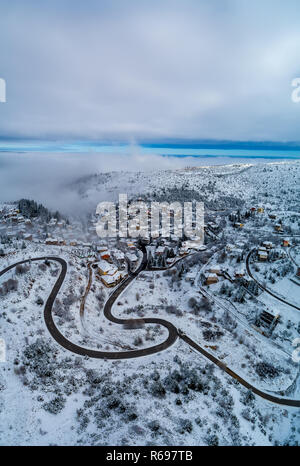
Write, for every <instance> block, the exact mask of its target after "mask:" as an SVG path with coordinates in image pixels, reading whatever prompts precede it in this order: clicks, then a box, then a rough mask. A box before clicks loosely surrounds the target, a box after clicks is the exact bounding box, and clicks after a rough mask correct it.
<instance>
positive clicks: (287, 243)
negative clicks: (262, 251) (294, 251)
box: [282, 238, 290, 248]
mask: <svg viewBox="0 0 300 466" xmlns="http://www.w3.org/2000/svg"><path fill="white" fill-rule="evenodd" d="M289 245H290V241H289V240H288V239H287V238H285V239H283V240H282V246H283V247H284V248H287V247H289Z"/></svg>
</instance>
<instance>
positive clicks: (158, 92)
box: [0, 0, 300, 143]
mask: <svg viewBox="0 0 300 466" xmlns="http://www.w3.org/2000/svg"><path fill="white" fill-rule="evenodd" d="M299 26H300V3H299V0H287V1H283V0H281V1H278V0H251V1H250V0H209V1H208V0H206V1H204V0H195V1H193V0H184V1H183V0H182V1H177V0H159V1H158V0H153V1H150V0H147V1H144V0H108V1H106V0H98V1H96V0H85V1H78V0H69V1H66V0H51V1H50V0H48V1H43V2H41V1H38V0H36V1H33V0H26V2H25V1H24V0H19V1H18V0H11V1H9V2H7V1H5V0H0V77H1V78H4V79H5V80H6V84H7V102H6V103H5V104H3V103H1V104H0V137H2V138H5V137H12V138H16V137H19V138H23V137H28V138H31V137H34V138H74V139H98V140H104V139H108V140H109V139H112V140H124V141H127V142H131V143H135V142H140V141H141V140H162V139H169V138H170V139H172V138H176V139H180V138H182V139H199V140H200V139H229V140H245V141H248V140H249V141H251V140H252V141H253V140H256V141H261V140H270V141H299V140H300V137H299V122H300V103H299V104H295V103H293V102H292V100H291V92H292V87H291V81H292V79H293V78H295V77H297V76H300V53H299V51H300V27H299Z"/></svg>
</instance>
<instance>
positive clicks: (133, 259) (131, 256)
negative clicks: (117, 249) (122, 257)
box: [126, 253, 139, 267]
mask: <svg viewBox="0 0 300 466" xmlns="http://www.w3.org/2000/svg"><path fill="white" fill-rule="evenodd" d="M126 257H127V259H128V261H129V264H130V266H131V267H135V266H136V265H137V263H138V260H139V258H138V256H137V255H136V254H134V253H128V254H126Z"/></svg>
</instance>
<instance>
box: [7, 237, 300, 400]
mask: <svg viewBox="0 0 300 466" xmlns="http://www.w3.org/2000/svg"><path fill="white" fill-rule="evenodd" d="M141 249H142V252H143V259H142V262H141V264H140V266H139V268H138V269H137V270H136V271H135V272H133V273H131V275H130V276H129V277H128V278H126V279H125V280H124V281H123V282H121V284H120V285H119V286H118V287H117V288H116V289H115V290H114V291H113V292H112V294H111V295H110V297H109V298H108V300H107V301H106V303H105V306H104V315H105V317H106V318H107V319H108V320H110V321H111V322H113V323H115V324H121V325H124V324H126V323H130V322H131V321H132V319H119V318H117V317H115V316H113V315H112V313H111V308H112V306H113V304H114V302H115V301H116V299H117V298H118V297H119V296H120V294H121V293H122V292H123V291H124V290H125V289H126V287H127V286H128V285H129V284H130V283H131V282H132V281H133V280H134V279H135V278H136V277H137V276H138V275H139V273H140V272H141V271H142V270H145V268H146V266H147V252H146V248H145V246H142V248H141ZM45 260H51V261H55V262H57V263H59V264H60V265H61V272H60V274H59V277H58V278H57V280H56V282H55V284H54V286H53V289H52V291H51V293H50V295H49V297H48V299H47V301H46V304H45V308H44V319H45V323H46V326H47V328H48V331H49V333H50V334H51V336H52V337H53V338H54V339H55V340H56V342H57V343H58V344H59V345H60V346H62V347H63V348H65V349H67V350H69V351H71V352H73V353H75V354H79V355H81V356H88V357H91V358H98V359H128V358H137V357H141V356H147V355H150V354H154V353H158V352H160V351H163V350H165V349H167V348H169V347H170V346H171V345H172V344H173V343H174V342H175V341H176V340H177V338H178V337H180V338H181V339H182V340H183V341H184V342H185V343H187V344H188V345H189V346H190V347H191V348H192V349H194V350H196V351H197V352H199V353H200V354H202V355H203V356H205V357H206V358H207V359H209V360H210V361H211V362H213V363H214V364H215V365H217V366H218V367H219V368H221V369H222V370H224V371H225V372H226V373H227V374H229V375H230V376H231V377H232V378H234V379H235V380H236V381H238V382H239V383H240V384H242V385H243V386H244V387H246V388H247V389H250V390H251V391H252V392H253V393H255V394H256V395H258V396H260V397H262V398H264V399H265V400H268V401H271V402H273V403H277V404H280V405H285V406H294V407H300V400H293V399H287V398H283V397H278V396H274V395H272V394H270V393H266V392H263V391H261V390H259V389H257V388H256V387H254V386H253V385H251V384H250V383H248V382H247V381H246V380H245V379H243V378H242V377H240V376H239V375H238V374H237V373H235V372H233V371H232V370H231V369H229V368H228V367H227V366H226V365H225V364H224V363H223V362H222V361H221V360H219V359H217V358H216V357H215V356H213V355H212V354H210V353H209V352H208V351H206V350H205V349H204V348H202V347H201V346H199V345H198V344H197V343H196V342H195V341H193V340H192V339H191V338H190V337H188V336H187V335H185V334H184V333H182V332H178V330H177V328H176V327H175V326H174V325H173V324H172V323H171V322H168V321H166V320H164V319H157V318H143V319H135V321H136V322H139V321H140V322H141V323H144V324H145V323H146V324H147V323H148V324H158V325H162V326H164V327H165V328H167V330H168V333H169V334H168V338H167V339H166V340H165V341H164V342H163V343H160V344H158V345H154V346H152V347H149V348H144V349H137V350H130V351H121V352H118V351H116V352H114V351H110V352H108V351H97V350H93V349H89V348H84V347H81V346H79V345H76V344H75V343H72V342H71V341H69V340H68V339H67V338H65V337H64V335H62V333H61V332H60V331H59V330H58V328H57V327H56V325H55V323H54V320H53V316H52V308H53V304H54V301H55V299H56V296H57V294H58V293H59V291H60V289H61V287H62V285H63V282H64V280H65V277H66V273H67V263H66V261H65V260H64V259H62V258H60V257H56V256H44V257H35V258H31V259H26V260H23V261H19V262H17V263H15V264H12V265H10V266H8V267H6V268H5V269H3V270H2V271H0V276H2V275H4V274H5V273H6V272H8V271H9V270H11V269H13V268H14V267H16V266H17V265H22V264H26V263H30V262H36V261H45Z"/></svg>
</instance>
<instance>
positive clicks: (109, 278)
mask: <svg viewBox="0 0 300 466" xmlns="http://www.w3.org/2000/svg"><path fill="white" fill-rule="evenodd" d="M126 275H127V274H124V273H122V272H120V271H119V270H118V271H117V272H116V273H115V274H113V275H101V277H100V278H101V282H102V283H103V285H105V286H106V287H108V288H111V287H113V286H116V285H117V284H118V283H120V281H121V280H122V279H123V278H125V277H126Z"/></svg>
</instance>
